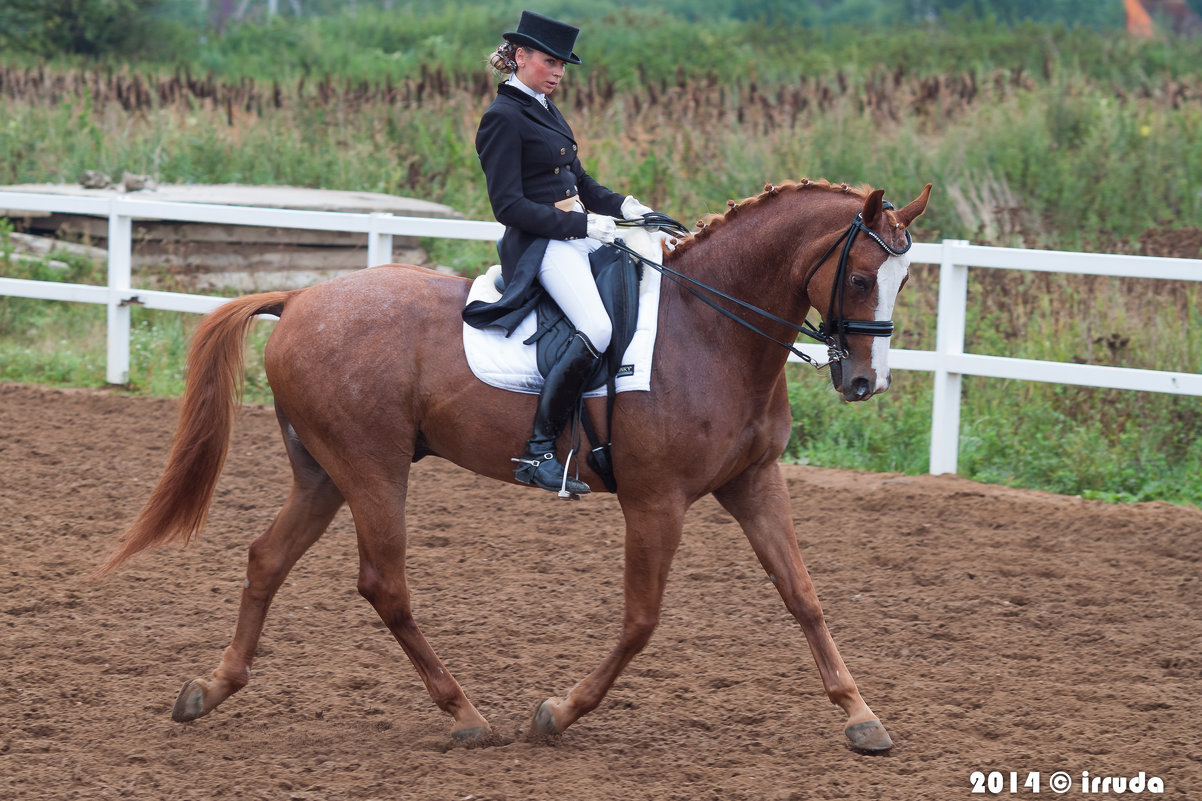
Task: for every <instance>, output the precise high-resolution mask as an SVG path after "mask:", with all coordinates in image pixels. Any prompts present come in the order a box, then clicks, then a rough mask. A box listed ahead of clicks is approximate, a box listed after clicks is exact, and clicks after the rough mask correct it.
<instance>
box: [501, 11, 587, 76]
mask: <svg viewBox="0 0 1202 801" xmlns="http://www.w3.org/2000/svg"><path fill="white" fill-rule="evenodd" d="M578 33H580V29H579V28H576V27H574V26H572V25H569V24H567V23H566V22H560V21H559V20H557V19H551V18H550V17H545V16H543V15H542V14H536V13H534V12H533V11H523V12H522V18H521V19H520V20H518V29H517V30H516V31H506V32H505V33H503V34H501V36H503V37H504V38H505V39H506V40H508V41H510V42H513V43H514V44H515V45H518V46H519V47H533V48H534V49H535V50H541V51H542V52H544V53H548V54H550V55H552V56H555V57H556V58H557V59H559V60H560V61H566V62H568V63H569V64H579V63H580V56H578V55H576V54H575V53H573V52H572V48H573V47H574V46H575V44H576V35H577V34H578Z"/></svg>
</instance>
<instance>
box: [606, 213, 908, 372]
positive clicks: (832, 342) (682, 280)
mask: <svg viewBox="0 0 1202 801" xmlns="http://www.w3.org/2000/svg"><path fill="white" fill-rule="evenodd" d="M884 208H886V209H891V208H893V206H892V205H891V204H889V203H887V202H886V203H885V204H884ZM862 217H863V215H862V214H857V215H856V218H855V219H854V220H853V221H852V223H851V225H850V226H848V228H847V230H846V231H844V232H843V234H842V235H841V236H840V237H839V238H838V239H836V240H835V242H834V244H832V245H831V246H830V247H829V248H827V251H826V253H824V254H823V256H822V258H821V259H819V260H818V261H817V262H816V263H815V264H814V266H813V267H811V268H810V271H809V272H808V273H807V274H806V280H805V284H804V285H803V287H802V288H803V290H805V291H807V292H808V291H809V286H810V281H811V280H812V279H813V278H814V275H815V274H816V273H817V272H818V269H819V268H820V267H822V265H823V264H824V263H825V262H826V260H827V259H829V258H830V256H831V254H832V253H833V252H834V251H835V248H837V247H838V246H839V244H840V243H843V250H842V251H841V252H840V253H839V262H838V265H837V266H836V268H835V280H834V283H833V284H832V285H831V300H830V304H829V305H828V307H827V308H828V309H830V310H833V309H835V308H836V305H835V304H836V302H838V307H837V308H838V310H839V311H838V313H837V314H834V315H833V316H832V317H831V320H830V322H829V324H828V323H827V322H822V323H820V324H819V325H818V326H817V327H815V326H814V325H813V324H812V323H810V321H809V320H806V321H805V322H804V323H802V324H801V325H797V324H795V323H792V322H790V321H788V320H786V319H784V318H783V317H778V316H776V315H775V314H773V313H771V312H769V311H766V310H764V309H761V308H760V307H758V306H755V305H752V304H751V303H748V302H747V301H744V300H740V299H738V298H735V297H732V296H730V295H728V294H726V293H725V292H723V291H721V290H720V289H716V288H715V287H712V286H710V285H709V284H706V283H703V282H701V281H698V280H697V279H696V278H692V277H690V276H687V275H685V274H684V273H681V272H678V271H677V270H673V269H672V268H671V267H668V266H667V265H664V264H656V263H655V262H653V261H649V260H647V259H644V258H643V257H642V256H640V255H639V254H638V253H636V252H635V251H634V250H632V249H631V248H629V247H627V245H626V244H625V243H624V242H619V241H614V242H613V246H614V247H616V248H618V249H619V250H621V251H623V252H624V253H626V254H628V255H629V256H631V257H632V258H634V259H637V260H638V261H639V262H640V263H642V264H645V265H648V266H650V267H653V268H654V269H656V270H659V272H660V273H662V274H663V275H666V276H667V277H668V278H671V279H672V280H673V281H676V282H677V283H679V284H682V285H683V286H684V288H685V289H686V290H688V292H689V293H690V294H691V295H693V297H695V298H697V299H698V300H700V301H701V302H702V303H704V304H705V305H707V306H709V307H710V308H712V309H714V310H715V311H717V312H719V313H720V314H722V315H723V316H725V317H728V318H729V319H731V320H734V321H735V322H736V323H738V324H739V325H741V326H743V327H744V328H746V329H748V330H749V331H752V332H753V333H755V334H757V335H759V336H761V337H763V338H764V339H767V340H768V341H769V342H772V343H774V344H777V345H780V346H781V347H782V348H785V349H786V350H788V351H789V352H791V353H792V354H793V355H795V356H797V357H798V358H799V359H801V360H802V361H804V362H806V363H807V364H811V365H813V366H814V367H815V368H816V369H819V370H821V369H822V368H823V367H826V366H828V365H830V364H832V363H834V362H837V361H840V360H841V359H843V358H845V357H846V356H847V355H848V350H847V336H848V335H857V334H862V335H865V336H873V337H888V336H892V335H893V321H892V320H847V319H845V318H844V317H843V301H844V292H845V291H846V286H845V284H846V281H845V278H846V275H847V257H848V254H849V253H850V252H851V246H852V243H853V242H854V241H855V239H856V236H858V235H859V233H860V232H861V231H863V232H864V233H866V234H867V235H868V236H869V238H871V239H872V240H873V241H874V242H876V243H877V244H878V245H880V246H881V248H882V249H883V250H884V251H885V252H886V253H891V254H893V255H894V256H900V255H902V254H903V253H905V252H907V251H908V250H909V249H910V247H911V246H912V245H913V244H914V240H913V239H912V238H911V237H910V232H909V231H906V245H905V247H903V248H901V249H900V250H899V249H895V248H893V247H891V246H890V245H889V244H888V243H886V242H885V240H884V239H882V238H881V237H880V235H879V234H877V233H876V232H875V231H873V230H872V229H871V228H869V227H867V226H866V225H864V221H863V219H862ZM617 224H618V225H619V226H621V227H625V228H633V227H639V228H652V229H656V230H659V231H663V232H664V233H668V234H672V235H675V236H687V235H688V234H689V233H690V232H689V230H688V229H687V228H685V227H684V226H683V225H681V224H680V223H679V222H677V221H676V220H674V219H672V218H671V217H669V216H668V215H666V214H660V213H658V212H656V213H653V214H648V215H645V216H644V218H643V219H642V220H618V221H617ZM699 290H700V291H699ZM702 291H704V292H707V293H709V294H710V295H711V296H713V297H718V298H721V299H722V300H725V301H728V302H730V303H734V304H735V305H737V306H739V307H741V308H743V309H746V310H747V311H750V312H752V313H754V314H758V315H759V316H760V317H763V318H765V319H768V320H771V321H772V322H774V323H778V324H780V325H783V326H785V327H786V328H789V329H791V330H793V331H796V332H797V333H798V334H802V335H805V336H808V337H810V338H811V339H815V340H817V341H819V342H821V343H822V344H824V345H826V347H827V357H828V360H827V361H826V362H824V363H821V364H820V363H819V362H818V361H816V360H815V359H813V358H811V357H810V356H807V355H806V354H805V353H802V352H801V351H800V350H799V349H798V348H797V347H796V346H795V345H794V344H793V343H791V342H781V341H780V340H779V339H776V338H775V337H773V336H772V335H770V334H768V333H767V332H765V331H763V330H762V329H760V328H757V327H756V326H755V325H754V324H752V323H751V322H748V321H747V320H745V319H743V318H742V317H740V316H739V315H738V314H736V313H734V312H732V311H730V310H728V309H724V308H723V307H722V306H720V305H718V303H717V302H716V301H714V300H712V299H711V298H710V297H706V296H705V295H703V294H702Z"/></svg>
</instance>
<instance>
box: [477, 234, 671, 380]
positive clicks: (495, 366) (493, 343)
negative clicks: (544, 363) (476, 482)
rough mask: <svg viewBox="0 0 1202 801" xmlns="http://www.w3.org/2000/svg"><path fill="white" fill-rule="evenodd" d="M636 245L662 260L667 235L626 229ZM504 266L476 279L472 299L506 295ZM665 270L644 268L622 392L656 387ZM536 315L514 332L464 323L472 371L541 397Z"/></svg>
mask: <svg viewBox="0 0 1202 801" xmlns="http://www.w3.org/2000/svg"><path fill="white" fill-rule="evenodd" d="M620 238H621V239H622V240H623V241H624V242H625V243H626V244H627V245H628V246H630V248H631V249H633V250H634V251H635V252H636V253H638V254H639V255H640V256H642V257H643V258H645V259H648V260H649V261H653V262H655V263H656V264H661V263H662V252H663V251H662V250H661V243H662V241H663V239H664V235H663V234H660V233H652V232H649V231H646V230H644V229H642V228H631V229H629V230H624V231H623V232H622V236H621V237H620ZM500 274H501V266H500V265H499V264H498V265H493V266H492V267H490V268H489V270H488V272H487V273H485V274H484V275H482V276H480V277H478V278H477V279H476V280H475V281H473V282H472V288H471V291H470V292H469V293H468V296H467V302H468V303H472V302H473V301H477V300H482V301H484V302H486V303H492V302H494V301H496V300H498V299H499V298H500V297H501V293H500V292H498V291H497V287H496V278H497V276H498V275H500ZM659 284H660V273H659V270H653V269H651V268H650V267H644V268H643V280H642V282H641V283H640V284H639V316H638V320H637V321H636V325H635V331H634V338H633V339H631V340H630V345H629V346H628V347H627V348H626V353H625V355H624V356H623V358H622V366H623V368H626V369H623V371H622V373H621V374H619V375H618V378H617V381H616V382H615V385H616V387H617V390H618V392H630V391H644V392H646V391H649V390H650V389H651V355H652V351H653V350H654V347H655V328H656V324H657V322H658V321H659ZM536 316H537V315H536V313H534V312H531V313H530V314H529V315H528V316H527V317H526V319H525V320H523V321H522V322H521V324H520V325H519V326H518V327H517V328H516V329H515V330H514V332H513V334H512V336H508V337H507V336H505V332H504V331H503V330H502V329H500V328H496V327H489V328H473V327H472V326H470V325H468V324H467V323H464V324H463V349H464V350H465V351H466V352H467V363H468V365H469V366H470V367H471V368H472V372H473V373H475V375H476V377H477V378H479V379H480V380H481V381H483V382H484V383H486V384H489V385H490V386H494V387H499V388H500V389H508V390H512V391H514V392H524V393H527V394H531V395H537V394H538V392H539V390H540V389H542V386H543V377H542V375H541V374H540V373H539V372H538V362H537V357H536V354H535V349H536V346H535V345H526V344H523V343H524V342H525V341H526V339H528V338H529V337H530V335H531V334H533V333H534V330H535V328H536V327H537V325H538V321H537V320H536V319H535V318H536ZM605 392H606V390H605V387H604V386H602V387H600V388H599V389H595V390H593V391H591V392H588V393H585V396H586V397H595V396H600V395H604V394H605Z"/></svg>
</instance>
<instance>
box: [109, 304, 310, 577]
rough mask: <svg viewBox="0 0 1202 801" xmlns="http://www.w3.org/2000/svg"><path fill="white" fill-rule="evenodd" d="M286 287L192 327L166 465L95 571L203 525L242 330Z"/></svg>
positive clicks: (274, 308)
mask: <svg viewBox="0 0 1202 801" xmlns="http://www.w3.org/2000/svg"><path fill="white" fill-rule="evenodd" d="M295 291H299V290H294V291H293V292H264V293H262V294H257V295H247V296H246V297H242V298H236V299H234V300H231V301H228V302H226V303H224V304H222V305H221V306H219V307H217V309H216V310H214V311H213V312H212V313H210V314H208V315H207V316H206V317H205V318H204V320H203V321H202V322H201V324H200V326H199V327H198V328H197V329H196V333H195V334H194V335H193V337H192V344H191V346H190V347H189V349H188V360H187V368H188V369H187V372H188V377H187V381H186V383H185V386H184V398H183V404H182V406H181V408H180V419H179V427H178V428H177V429H176V432H175V440H174V441H173V442H172V444H171V453H170V455H169V456H168V457H167V468H166V469H165V470H164V471H163V475H162V476H161V477H160V478H159V483H158V485H157V486H156V487H155V488H154V492H152V493H151V494H150V500H148V501H147V502H146V506H145V507H143V509H142V512H141V513H140V514H139V515H138V518H137V520H135V521H134V524H133V525H132V526H131V527H130V529H129V530H128V531H127V532H126V533H125V535H124V536H123V537H122V538H121V539H120V540H119V541H118V543H117V545H116V547H115V548H114V549H113V552H112V553H111V554H110V555H109V557H108V559H106V560H105V561H104V563H103V564H101V565H100V566H99V567H98V568H97V569H96V570H95V571H93V575H94V576H102V575H104V574H105V573H108V572H110V571H112V570H115V569H116V568H117V567H119V566H120V565H121V564H122V563H123V562H124V561H125V560H126V559H128V558H129V557H131V556H133V555H134V554H136V553H138V552H139V551H143V550H145V549H147V548H151V547H158V546H160V545H164V544H166V543H168V542H177V541H183V542H184V544H187V543H188V542H190V541H191V540H192V538H193V537H195V536H196V534H197V533H198V532H199V531H200V530H201V529H202V528H203V527H204V524H205V519H206V518H207V517H208V515H209V503H210V502H211V501H212V499H213V491H214V489H216V486H217V479H218V477H219V476H220V475H221V468H222V467H223V466H224V464H225V455H226V452H227V451H228V450H229V443H230V433H231V430H232V428H233V423H234V413H235V411H236V410H237V408H238V406H239V405H240V403H241V400H242V382H243V369H244V368H243V365H244V362H245V347H246V346H245V341H246V334H247V331H248V330H249V329H250V324H251V323H252V322H253V321H254V319H255V317H256V316H257V315H260V314H275V315H277V316H278V315H279V314H280V313H281V312H282V311H283V309H284V305H285V303H286V301H287V299H288V297H289V296H290V295H292V294H293V293H294V292H295Z"/></svg>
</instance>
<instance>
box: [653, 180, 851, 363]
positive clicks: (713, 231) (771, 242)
mask: <svg viewBox="0 0 1202 801" xmlns="http://www.w3.org/2000/svg"><path fill="white" fill-rule="evenodd" d="M862 202H863V199H862V198H858V197H856V196H854V195H850V194H848V193H844V192H843V191H840V190H837V189H826V188H823V187H818V186H814V187H812V188H808V189H787V190H782V194H779V195H776V194H766V195H761V196H760V197H758V198H755V199H753V200H751V201H746V202H745V203H743V204H740V205H738V206H736V207H735V208H734V209H732V210H731V211H730V212H728V213H727V214H726V216H725V217H722V218H720V219H719V220H717V221H716V222H714V223H711V224H710V226H709V230H708V231H706V232H704V233H702V234H699V235H698V237H697V240H696V241H695V242H692V243H690V244H689V245H688V246H687V247H686V248H682V249H681V251H680V252H679V253H678V254H677V256H676V257H675V258H672V259H670V260H669V264H670V266H671V267H672V268H673V269H675V270H677V271H679V272H681V273H683V274H685V275H687V276H689V277H691V278H694V279H696V280H697V281H701V282H703V283H705V284H708V285H710V286H712V287H714V288H715V289H718V290H720V291H722V292H724V293H726V294H727V295H730V296H731V297H733V298H737V299H739V300H742V301H744V302H746V303H750V304H751V305H753V306H757V307H759V308H761V309H763V310H764V311H766V312H769V313H771V314H773V315H776V316H777V317H780V318H782V319H785V320H788V321H790V322H791V323H793V324H795V325H800V324H801V323H802V322H803V321H804V320H805V317H806V314H807V313H808V312H809V311H810V305H811V304H810V299H809V297H807V295H806V292H805V287H804V286H803V284H804V282H805V278H806V274H807V273H808V271H809V270H810V268H811V267H813V266H814V265H815V264H817V263H818V261H819V260H820V259H821V258H822V254H823V252H824V251H825V249H826V248H827V247H829V246H830V244H831V243H832V242H834V241H835V239H836V238H837V237H838V236H839V234H841V233H842V232H843V231H845V230H846V229H847V226H848V225H849V224H850V223H851V221H852V219H854V217H855V215H856V212H857V211H859V208H860V204H861V203H862ZM669 283H674V282H669ZM669 291H672V292H674V293H676V294H677V295H678V296H679V299H680V300H681V301H682V302H681V303H678V304H673V305H674V306H677V307H679V309H680V313H679V318H680V319H676V320H672V321H671V322H670V323H669V324H670V325H672V326H674V327H677V329H678V330H687V331H690V333H692V334H694V335H698V336H701V337H702V338H704V339H707V340H708V339H710V338H711V337H712V336H713V332H714V331H716V330H722V331H723V332H724V338H725V339H726V340H727V341H728V342H730V344H731V346H732V347H735V348H737V349H738V350H739V354H740V358H741V359H743V360H744V362H745V363H746V364H747V366H748V367H749V369H752V370H753V371H758V370H768V371H776V372H779V370H780V368H781V367H782V366H783V364H784V361H785V359H786V358H787V356H788V351H786V350H785V349H784V348H781V347H778V346H776V345H773V344H772V343H770V342H768V341H767V339H765V338H764V337H762V336H760V335H758V334H755V333H754V332H752V331H750V330H748V329H745V328H743V327H742V326H738V325H736V324H734V323H733V322H732V323H731V324H730V325H718V321H719V320H723V322H725V320H724V319H723V318H720V317H719V316H718V315H719V313H718V312H717V311H714V310H713V309H711V308H709V307H708V306H706V305H704V304H703V303H701V302H700V301H697V300H696V299H695V298H693V297H691V295H690V294H689V292H688V290H687V289H686V288H684V287H683V286H680V285H677V286H675V287H673V288H672V289H671V290H669ZM720 305H722V306H723V307H724V308H727V309H730V310H731V311H732V312H734V313H735V314H737V315H738V316H739V317H741V318H743V319H745V320H747V321H748V322H749V323H751V324H753V325H755V326H756V327H757V328H759V329H761V330H762V331H764V332H765V333H767V334H768V335H769V336H770V337H772V338H773V339H776V340H777V341H779V342H792V341H793V339H794V337H795V336H796V331H793V330H791V329H789V328H788V327H787V326H783V325H780V324H779V323H774V322H772V321H770V320H767V319H765V318H761V317H760V316H759V315H756V314H754V313H752V312H748V311H745V310H741V309H738V308H737V307H736V306H734V305H733V304H730V303H726V302H720Z"/></svg>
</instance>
